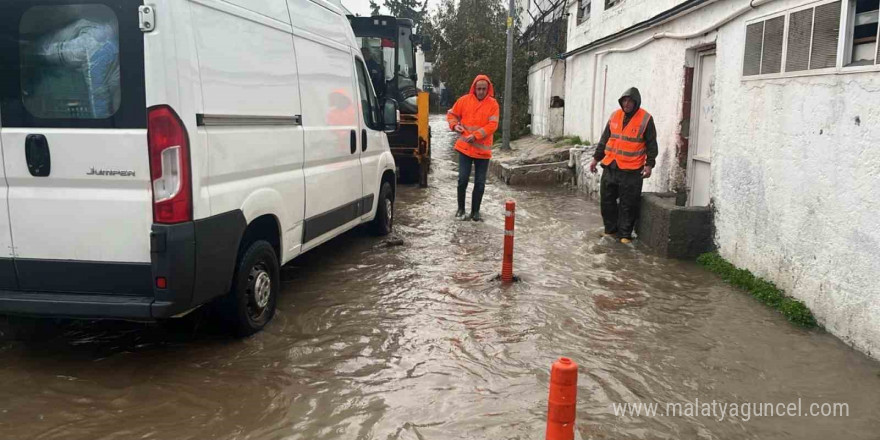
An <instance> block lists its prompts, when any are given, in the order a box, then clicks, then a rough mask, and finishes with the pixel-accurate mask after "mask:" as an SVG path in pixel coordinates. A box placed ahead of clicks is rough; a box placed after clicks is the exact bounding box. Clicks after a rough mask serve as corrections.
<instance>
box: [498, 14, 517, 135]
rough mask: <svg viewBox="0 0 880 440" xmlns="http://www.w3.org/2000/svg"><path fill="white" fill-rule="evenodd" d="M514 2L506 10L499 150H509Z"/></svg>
mask: <svg viewBox="0 0 880 440" xmlns="http://www.w3.org/2000/svg"><path fill="white" fill-rule="evenodd" d="M514 2H515V0H510V7H509V8H508V9H507V69H506V71H505V74H504V132H503V135H502V138H501V148H502V149H504V150H509V149H510V103H511V101H512V100H513V98H511V94H512V93H513V85H512V84H511V83H512V82H513V11H514V10H515V9H516V5H515V4H514Z"/></svg>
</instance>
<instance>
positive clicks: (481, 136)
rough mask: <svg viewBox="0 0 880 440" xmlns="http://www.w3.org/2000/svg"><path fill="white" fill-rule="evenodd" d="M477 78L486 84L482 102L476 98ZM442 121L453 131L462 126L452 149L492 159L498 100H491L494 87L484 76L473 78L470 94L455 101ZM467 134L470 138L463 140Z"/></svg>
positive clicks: (476, 157)
mask: <svg viewBox="0 0 880 440" xmlns="http://www.w3.org/2000/svg"><path fill="white" fill-rule="evenodd" d="M478 81H486V82H487V83H489V91H488V93H487V94H486V97H485V98H483V100H482V101H481V100H479V99H477V93H476V88H477V82H478ZM446 120H447V121H448V122H449V129H450V130H454V129H455V126H456V125H457V124H461V125H462V127H464V133H461V136H459V138H458V140H457V141H456V142H455V149H456V150H458V151H460V152H461V153H462V154H464V155H466V156H469V157H472V158H474V159H491V158H492V143H493V142H492V141H493V139H492V134H493V133H495V130H497V129H498V101H496V100H495V86H493V85H492V81H491V80H490V79H489V77H488V76H486V75H477V77H476V78H474V82H472V83H471V91H470V93H468V94H467V95H464V96H462V97H461V98H458V101H455V105H453V106H452V109H451V110H449V111H448V112H446ZM469 135H474V140H473V141H472V142H465V140H464V139H465V138H466V137H467V136H469Z"/></svg>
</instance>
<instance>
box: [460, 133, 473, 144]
mask: <svg viewBox="0 0 880 440" xmlns="http://www.w3.org/2000/svg"><path fill="white" fill-rule="evenodd" d="M463 140H464V141H465V142H467V143H471V142H473V141H474V135H472V134H469V135H467V136H465V137H464V139H463Z"/></svg>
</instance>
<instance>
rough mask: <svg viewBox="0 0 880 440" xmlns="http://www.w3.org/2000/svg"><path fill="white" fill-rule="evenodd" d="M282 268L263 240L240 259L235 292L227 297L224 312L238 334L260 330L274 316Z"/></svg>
mask: <svg viewBox="0 0 880 440" xmlns="http://www.w3.org/2000/svg"><path fill="white" fill-rule="evenodd" d="M280 272H281V269H280V268H279V267H278V257H277V256H276V255H275V249H273V248H272V245H271V244H269V243H268V242H266V241H264V240H260V241H256V242H254V243H252V244H251V245H250V246H249V247H248V248H247V250H246V251H245V252H244V254H243V255H242V256H241V258H240V259H239V263H238V268H237V269H236V271H235V277H234V278H233V280H232V291H231V292H229V294H228V295H226V297H225V298H224V301H223V304H222V314H223V317H224V320H225V321H226V322H227V323H228V324H230V325H232V331H233V332H234V333H235V334H236V335H238V336H250V335H252V334H254V333H256V332H258V331H260V330H261V329H262V328H263V327H264V326H265V325H266V324H267V323H268V322H269V321H271V320H272V317H273V316H274V315H275V304H276V300H277V297H278V290H279V289H280V288H281V277H280V275H279V274H280Z"/></svg>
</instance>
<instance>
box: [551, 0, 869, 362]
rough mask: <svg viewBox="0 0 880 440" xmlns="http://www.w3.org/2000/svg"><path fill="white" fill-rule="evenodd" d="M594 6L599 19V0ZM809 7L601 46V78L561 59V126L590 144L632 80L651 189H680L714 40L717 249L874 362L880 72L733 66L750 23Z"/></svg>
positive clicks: (701, 23) (779, 4)
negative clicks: (700, 75) (759, 74)
mask: <svg viewBox="0 0 880 440" xmlns="http://www.w3.org/2000/svg"><path fill="white" fill-rule="evenodd" d="M597 3H598V4H596V5H594V10H593V18H594V19H595V17H596V14H597V10H598V9H601V6H602V4H604V2H603V1H598V2H597ZM675 3H677V2H673V1H665V0H650V1H643V2H639V1H638V0H627V1H626V2H624V3H623V4H622V5H620V7H624V6H627V7H629V8H630V9H629V11H630V12H625V11H624V10H623V9H622V10H621V11H623V12H621V13H619V15H620V16H621V17H618V16H614V17H609V18H608V19H607V20H605V18H604V17H602V18H603V20H605V21H604V22H603V23H602V24H601V25H600V26H601V27H602V29H603V30H602V31H601V32H600V31H594V30H586V31H584V32H581V35H578V34H577V33H576V34H575V35H573V36H572V37H571V40H570V41H569V49H572V48H574V47H577V46H579V45H581V44H582V43H584V42H585V41H584V40H586V39H595V38H600V37H602V36H604V35H607V33H610V32H612V31H615V32H616V31H618V30H620V29H622V28H624V27H626V25H625V24H626V23H629V24H630V25H631V24H634V23H635V22H638V21H641V20H643V19H645V18H647V17H645V16H646V15H647V16H653V15H656V13H658V12H659V11H656V10H653V9H652V8H654V7H655V6H654V5H655V4H656V5H657V6H656V7H657V8H659V9H662V8H663V7H670V6H671V5H673V4H675ZM747 3H748V1H747V0H729V1H723V2H716V3H713V4H711V5H709V6H706V7H704V8H702V9H700V10H699V11H697V12H695V13H692V14H689V15H686V16H683V17H680V18H678V19H676V20H674V21H672V22H669V23H666V24H663V25H661V26H658V27H655V28H653V29H651V30H649V31H647V32H642V33H641V34H638V35H635V36H631V37H628V38H627V39H625V40H622V41H618V42H615V43H612V44H610V45H606V46H603V47H601V48H599V50H605V49H609V48H613V47H626V46H630V45H632V44H634V43H635V42H638V41H641V40H643V39H644V38H646V37H647V36H650V35H652V34H654V33H657V32H662V31H670V32H680V33H686V32H692V31H696V30H699V29H702V28H704V27H706V26H708V25H709V24H711V23H713V22H715V21H717V20H719V19H720V18H722V17H724V16H726V15H728V14H729V13H730V12H732V11H733V10H735V9H737V8H739V7H742V6H743V5H744V4H747ZM808 3H811V2H809V1H807V0H777V1H775V2H772V3H769V4H767V5H764V6H761V7H760V8H759V9H757V10H755V11H751V12H748V13H746V14H745V15H743V16H741V17H740V18H738V19H736V20H734V21H732V22H730V23H728V24H726V25H725V26H723V27H722V28H720V29H719V31H717V32H711V33H709V34H707V35H703V36H701V37H699V38H696V39H693V40H687V41H681V40H670V39H663V40H657V41H655V42H653V43H650V44H649V45H647V46H645V47H643V48H641V49H638V50H636V51H634V52H630V53H614V54H608V55H606V56H604V57H602V58H601V59H600V60H599V61H600V63H599V65H598V69H596V70H595V71H596V72H597V75H596V77H595V82H594V75H593V73H594V64H595V61H596V58H595V57H594V56H593V54H594V53H595V51H594V52H592V53H585V54H581V55H577V56H574V57H571V58H569V59H568V64H567V72H566V112H565V131H566V134H571V135H575V134H576V135H580V136H581V137H584V138H587V139H591V140H593V141H596V140H598V137H599V135H600V134H601V130H602V129H603V128H604V124H605V121H607V118H608V117H609V116H610V114H611V112H612V111H613V110H614V109H615V108H616V106H617V103H616V98H617V97H618V96H619V94H620V93H621V92H622V91H623V90H625V89H626V88H627V87H630V86H636V87H639V88H640V89H641V91H642V96H643V107H644V108H645V109H646V110H648V111H649V112H651V113H652V114H653V115H654V118H655V122H656V125H657V130H658V141H659V143H660V156H659V157H658V166H657V169H656V170H655V175H654V177H652V178H651V179H650V180H649V181H648V182H646V185H645V191H658V192H663V191H670V190H676V189H680V188H681V187H682V185H683V182H684V179H685V170H683V169H682V168H681V167H679V166H678V164H677V160H676V158H675V155H676V142H677V137H678V134H679V133H680V132H681V131H682V129H681V126H680V125H681V120H682V100H683V98H684V96H683V95H684V82H685V74H684V72H685V67H688V66H690V67H692V66H693V53H694V50H695V49H697V48H700V47H704V46H705V45H706V44H711V43H715V44H716V53H717V61H716V63H717V64H716V72H717V75H716V84H715V88H716V90H715V91H716V101H715V108H716V115H715V133H714V135H715V142H714V147H713V151H712V180H711V185H710V194H711V197H712V203H713V205H714V208H715V229H716V235H715V240H716V244H717V245H718V247H719V251H720V253H721V255H722V256H724V257H725V258H727V259H728V260H730V261H731V262H732V263H734V264H736V265H737V266H739V267H743V268H747V269H749V270H751V271H752V272H754V273H755V274H756V275H759V276H762V277H764V278H767V279H768V280H771V281H773V282H775V283H776V284H777V285H778V286H779V287H780V288H782V289H784V290H785V291H786V292H787V293H788V294H789V295H792V296H794V297H795V298H798V299H800V300H802V301H804V302H805V303H806V304H807V306H808V307H810V309H811V310H812V311H813V312H814V313H815V315H816V317H817V318H818V319H819V321H820V323H822V324H823V325H824V326H825V327H826V328H827V329H828V330H829V331H830V332H832V333H833V334H835V335H837V336H838V337H840V338H841V339H843V340H844V341H846V342H848V343H850V344H852V345H854V346H855V347H857V348H858V349H860V350H862V351H865V352H867V353H869V354H870V355H872V356H874V357H877V358H880V287H877V281H876V278H877V275H878V274H880V210H878V207H880V148H878V147H877V145H878V144H880V142H878V141H880V106H878V105H877V102H880V69H873V70H871V71H869V72H861V73H852V72H851V71H847V70H844V71H840V72H834V73H831V74H822V75H813V76H804V77H797V78H784V79H782V78H781V79H761V80H744V79H743V77H742V74H741V72H742V59H743V51H744V46H745V22H746V21H747V20H750V19H753V18H758V17H761V16H764V15H767V14H773V13H776V12H780V11H784V10H786V9H790V8H794V7H798V6H802V5H806V4H808ZM637 4H642V5H643V7H644V8H645V9H649V8H650V9H651V10H650V12H648V11H642V10H641V8H639V7H637V6H635V5H637ZM661 5H663V6H662V7H661ZM574 12H576V11H574ZM600 13H601V12H600ZM625 14H629V15H628V18H627V17H623V15H625ZM593 21H594V22H595V23H598V22H602V20H593ZM582 26H589V25H587V24H585V25H582ZM584 35H588V36H586V37H585V36H584ZM606 69H607V71H606ZM606 72H607V74H606ZM593 84H595V87H593ZM594 93H595V103H594V104H593V106H594V110H593V111H591V102H592V101H593V99H592V95H593V94H594ZM591 121H592V129H591ZM685 131H686V130H685Z"/></svg>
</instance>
